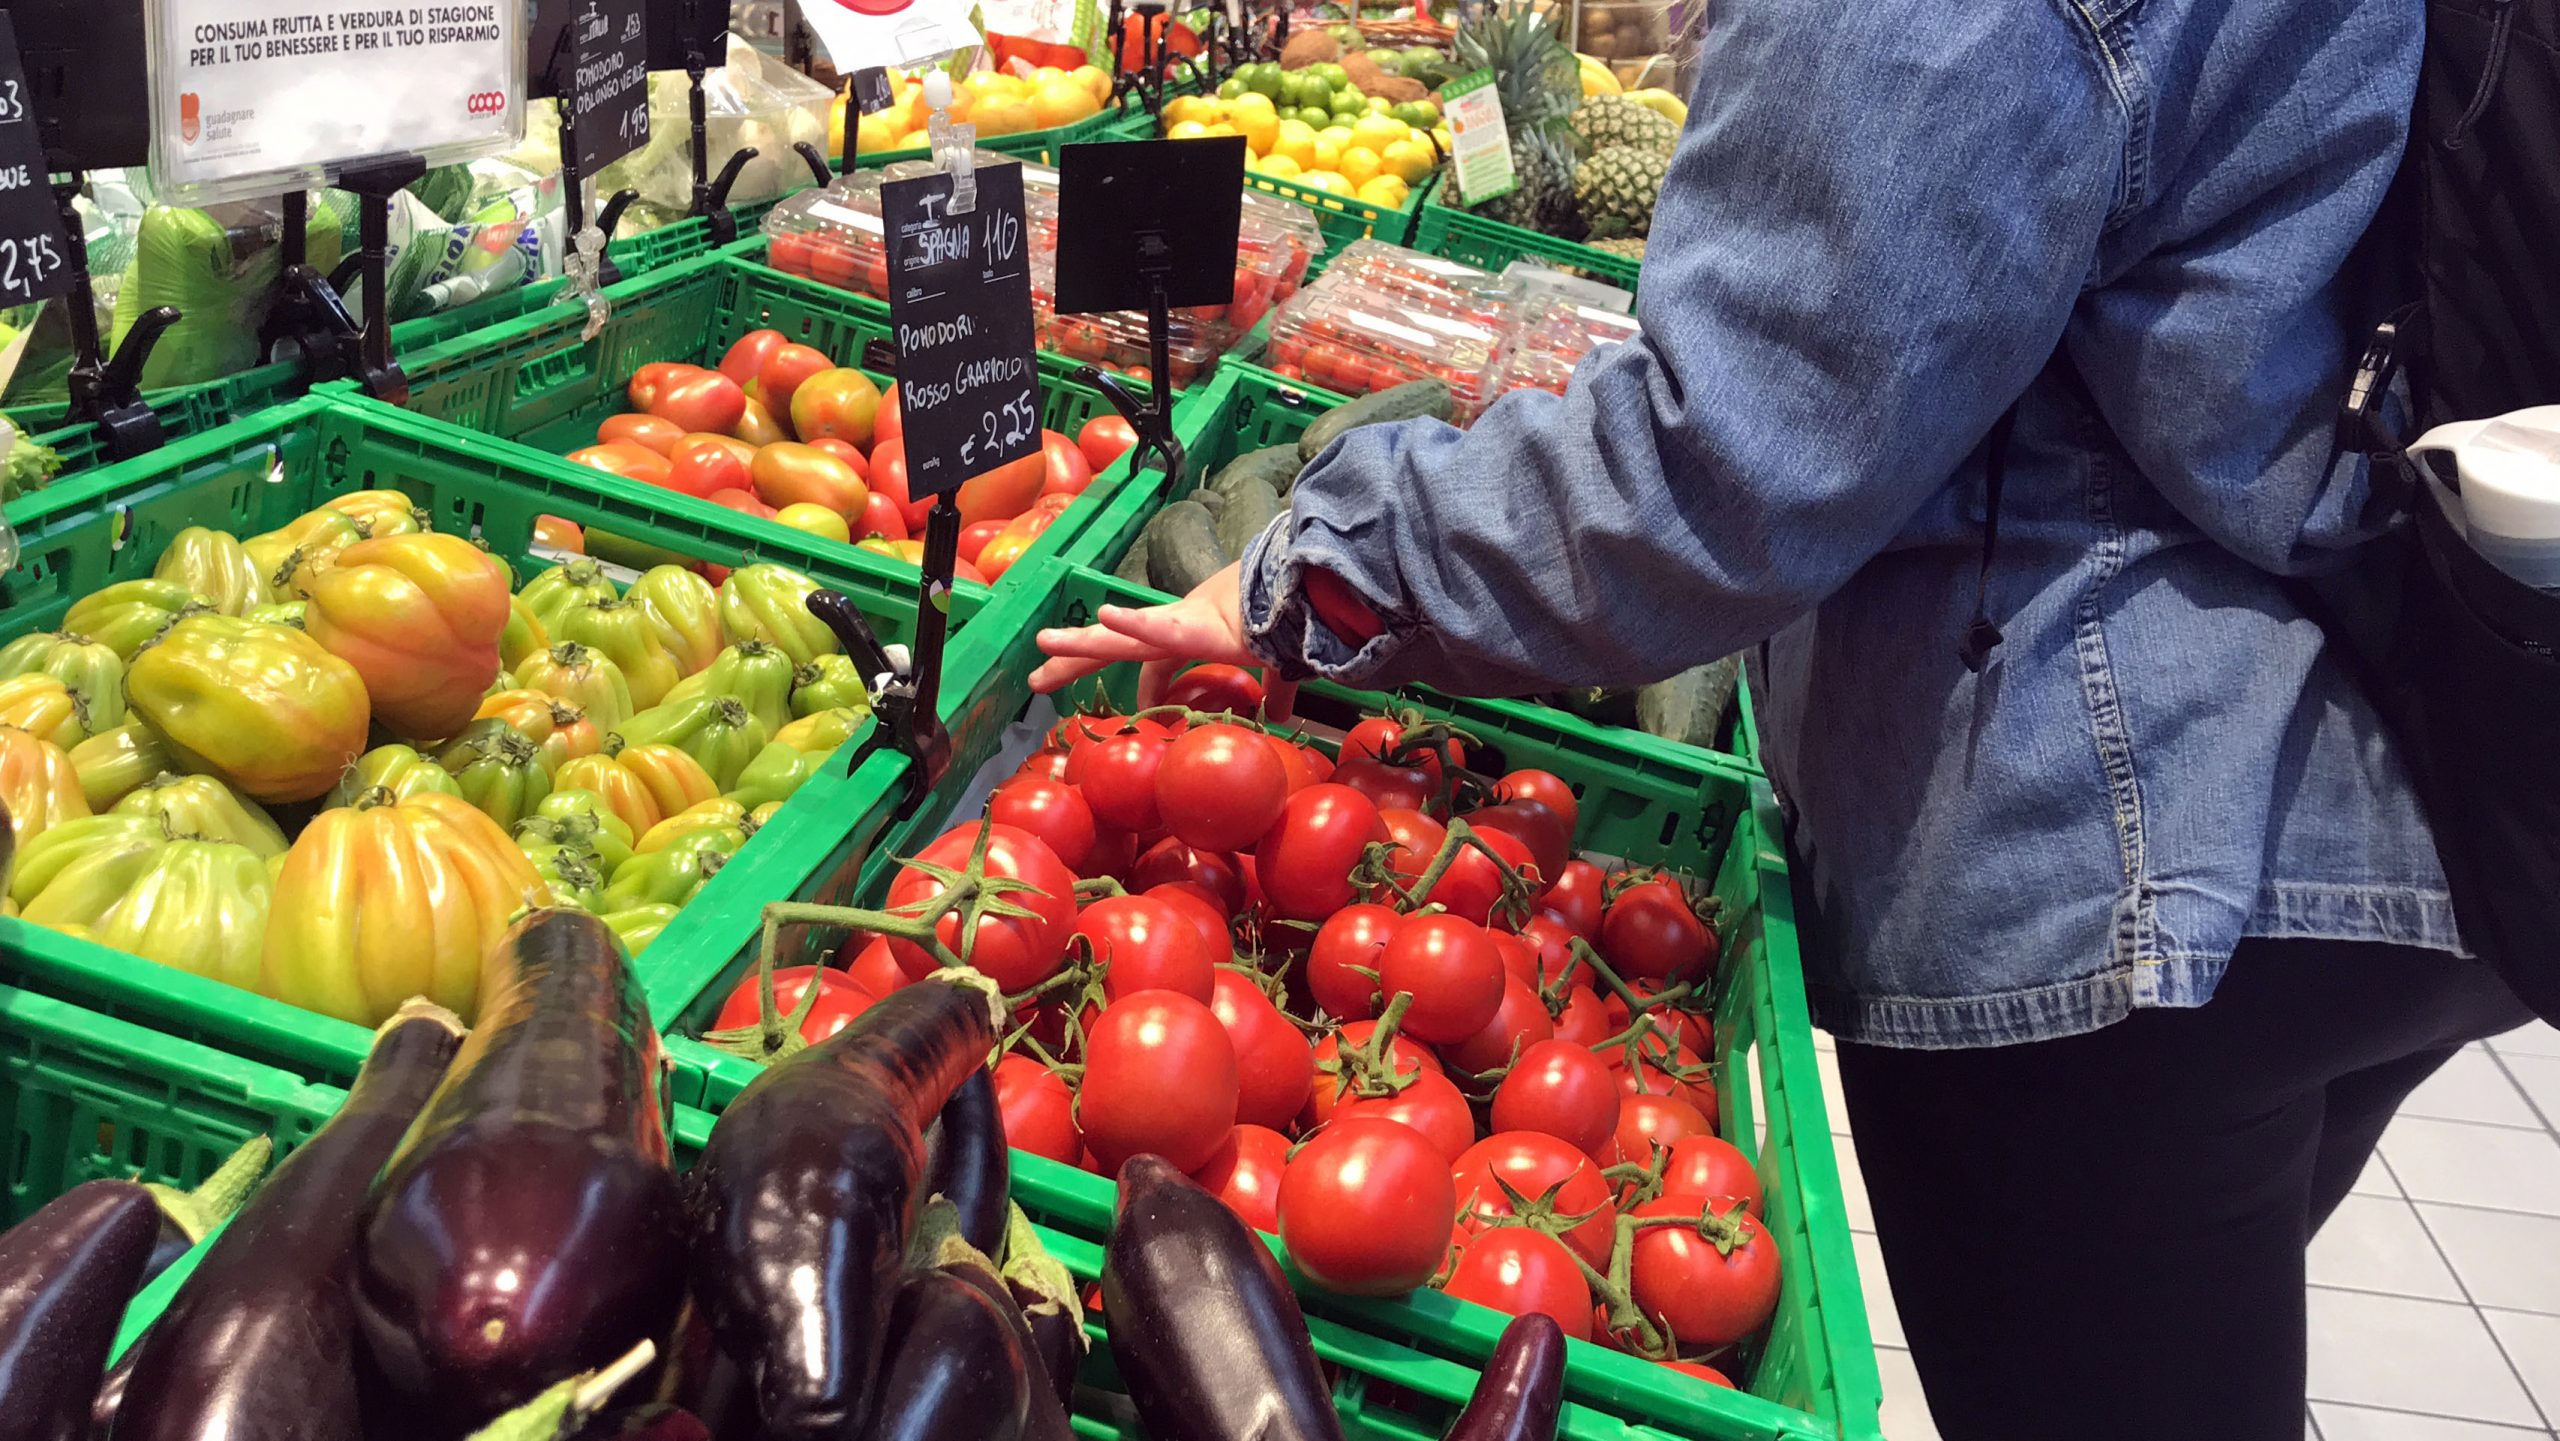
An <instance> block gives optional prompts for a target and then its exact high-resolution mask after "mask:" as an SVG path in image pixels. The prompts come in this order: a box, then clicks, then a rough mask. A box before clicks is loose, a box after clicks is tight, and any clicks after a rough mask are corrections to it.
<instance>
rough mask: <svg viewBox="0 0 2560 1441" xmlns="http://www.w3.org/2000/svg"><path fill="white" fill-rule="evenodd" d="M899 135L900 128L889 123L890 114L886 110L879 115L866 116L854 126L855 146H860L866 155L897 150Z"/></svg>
mask: <svg viewBox="0 0 2560 1441" xmlns="http://www.w3.org/2000/svg"><path fill="white" fill-rule="evenodd" d="M898 134H899V131H898V127H897V126H895V125H893V124H891V123H890V122H889V113H888V112H887V111H885V110H884V111H881V112H880V113H879V114H877V115H865V116H863V117H862V118H861V119H860V120H857V121H855V122H854V124H853V140H854V144H856V145H857V146H860V147H861V149H862V152H863V153H864V154H866V155H877V154H879V153H880V152H881V151H884V150H891V149H895V148H896V147H897V144H898Z"/></svg>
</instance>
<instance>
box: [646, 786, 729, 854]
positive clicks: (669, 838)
mask: <svg viewBox="0 0 2560 1441" xmlns="http://www.w3.org/2000/svg"><path fill="white" fill-rule="evenodd" d="M717 830H734V831H736V832H738V840H739V842H740V844H744V843H745V841H746V837H747V808H746V807H745V806H742V805H740V804H738V803H737V802H736V801H733V800H729V799H726V798H724V797H714V798H712V799H710V800H707V801H700V802H697V803H695V804H693V805H691V806H687V807H686V808H685V809H683V810H680V811H678V812H676V813H675V814H674V815H671V816H669V817H667V818H666V819H665V820H662V821H660V822H658V823H657V824H656V825H654V826H651V827H649V833H648V834H647V835H645V836H642V837H641V838H640V839H639V841H638V843H636V844H634V845H633V846H632V847H631V850H632V853H633V854H634V855H646V854H647V853H649V852H650V851H657V850H664V849H666V848H667V847H668V846H670V845H673V844H675V842H677V841H678V840H680V839H682V838H684V837H685V836H687V835H691V834H693V833H694V832H696V831H717Z"/></svg>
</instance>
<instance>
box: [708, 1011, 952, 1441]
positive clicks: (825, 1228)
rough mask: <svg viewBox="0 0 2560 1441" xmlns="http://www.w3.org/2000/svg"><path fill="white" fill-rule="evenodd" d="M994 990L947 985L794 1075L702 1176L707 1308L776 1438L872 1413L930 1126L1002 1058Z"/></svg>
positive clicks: (730, 1131)
mask: <svg viewBox="0 0 2560 1441" xmlns="http://www.w3.org/2000/svg"><path fill="white" fill-rule="evenodd" d="M945 977H949V978H950V979H945ZM973 982H974V984H973ZM981 985H983V979H982V978H978V977H976V976H975V974H974V973H972V972H944V973H942V974H941V975H938V976H936V977H935V978H932V979H928V980H926V981H923V982H920V983H918V984H916V985H912V986H908V987H906V988H905V989H903V990H899V991H896V992H893V993H892V994H890V995H888V996H886V997H884V998H882V1000H881V1001H880V1002H879V1004H877V1005H875V1006H873V1007H872V1008H871V1009H870V1010H868V1011H865V1012H864V1013H863V1014H862V1015H861V1016H860V1017H859V1018H858V1019H856V1020H855V1021H854V1023H853V1024H852V1025H850V1026H848V1027H846V1028H845V1029H844V1030H841V1031H838V1032H837V1033H836V1034H834V1035H832V1036H829V1037H828V1038H827V1039H825V1040H823V1041H820V1042H818V1043H817V1044H816V1045H814V1046H811V1047H810V1048H809V1049H807V1050H805V1051H801V1052H799V1053H798V1054H796V1055H794V1056H792V1057H790V1058H789V1059H788V1060H784V1061H782V1062H779V1063H778V1064H776V1065H775V1066H774V1067H773V1068H772V1069H771V1070H768V1071H766V1072H765V1073H764V1074H763V1075H762V1076H759V1077H757V1078H756V1080H755V1083H754V1084H753V1085H750V1086H748V1087H747V1089H746V1090H744V1091H742V1092H740V1093H739V1095H738V1098H737V1100H735V1101H733V1102H731V1103H730V1105H729V1109H728V1110H727V1111H726V1112H724V1113H723V1114H722V1115H721V1117H720V1124H719V1125H717V1126H715V1127H713V1128H712V1132H711V1140H710V1143H709V1144H708V1145H707V1146H705V1147H704V1148H703V1152H702V1159H701V1161H700V1163H699V1164H698V1165H696V1166H695V1167H694V1170H693V1173H692V1175H691V1176H690V1177H689V1178H688V1179H689V1181H690V1195H689V1200H688V1207H687V1209H688V1219H689V1222H690V1228H691V1233H692V1242H693V1244H692V1257H693V1260H692V1266H693V1294H694V1298H695V1300H696V1301H697V1302H699V1303H700V1304H701V1305H702V1307H703V1309H704V1311H705V1312H706V1313H707V1314H708V1315H709V1317H710V1319H711V1326H712V1331H713V1333H714V1334H715V1335H717V1336H718V1337H719V1339H720V1344H721V1346H722V1347H723V1348H724V1349H726V1350H727V1352H728V1353H729V1355H731V1356H732V1357H735V1358H736V1359H737V1361H738V1362H739V1364H741V1365H742V1366H744V1367H746V1368H747V1373H748V1377H749V1379H750V1381H751V1382H752V1383H753V1387H754V1390H755V1395H756V1406H757V1411H758V1413H759V1415H760V1416H761V1418H762V1420H763V1423H764V1427H765V1434H766V1436H767V1438H768V1441H819V1438H835V1437H841V1436H843V1435H847V1434H850V1432H851V1430H852V1428H853V1427H854V1426H855V1425H856V1424H858V1423H859V1422H860V1421H861V1420H862V1419H863V1418H864V1416H865V1415H867V1414H868V1411H867V1405H866V1403H867V1402H868V1400H869V1397H870V1392H871V1385H872V1379H873V1377H874V1375H875V1374H876V1373H877V1371H878V1369H879V1365H880V1354H881V1350H882V1346H883V1342H884V1340H885V1338H886V1336H887V1334H888V1333H887V1331H886V1330H885V1329H884V1328H885V1326H886V1324H887V1321H888V1310H889V1303H890V1300H891V1297H892V1295H893V1294H894V1292H895V1289H896V1284H897V1278H898V1271H899V1267H900V1266H901V1264H902V1263H903V1261H904V1256H905V1250H906V1244H907V1237H908V1235H909V1234H910V1232H911V1231H912V1229H913V1227H914V1225H915V1217H916V1211H917V1208H918V1207H919V1206H920V1205H921V1204H922V1203H923V1201H924V1199H925V1198H924V1195H923V1191H922V1178H923V1172H924V1134H923V1131H924V1127H925V1125H926V1124H927V1123H929V1122H930V1121H932V1119H933V1118H934V1116H935V1115H936V1114H938V1113H939V1112H940V1111H941V1110H942V1108H943V1106H944V1105H945V1103H947V1102H948V1101H949V1100H950V1099H951V1093H952V1092H953V1091H954V1090H956V1089H958V1087H959V1085H960V1083H961V1082H962V1081H964V1080H966V1079H968V1077H969V1076H970V1074H971V1073H972V1072H973V1071H976V1070H977V1069H979V1068H981V1067H983V1066H984V1065H985V1064H986V1057H987V1050H988V1048H989V1047H990V1046H992V1045H993V1044H994V1043H995V1014H994V1012H995V1007H996V1006H997V1005H998V1004H1000V1002H998V1001H997V1000H996V998H995V997H994V996H993V995H992V994H991V990H992V988H988V989H980V986H981Z"/></svg>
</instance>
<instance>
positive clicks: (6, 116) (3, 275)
mask: <svg viewBox="0 0 2560 1441" xmlns="http://www.w3.org/2000/svg"><path fill="white" fill-rule="evenodd" d="M70 252H71V242H70V240H69V239H68V238H67V237H66V236H64V234H63V233H62V212H61V210H60V209H59V208H58V207H57V206H56V205H55V204H54V199H53V186H52V184H51V183H50V179H49V177H48V176H47V175H46V173H45V165H44V142H43V141H42V140H39V139H38V138H37V137H36V119H35V113H34V112H33V111H32V110H30V109H28V108H27V76H26V68H25V66H24V64H23V63H22V62H21V61H20V59H19V58H18V34H17V30H16V28H15V27H14V26H12V25H11V24H10V21H9V14H8V12H7V11H5V10H0V305H29V304H33V303H34V302H36V301H39V300H51V299H52V298H53V297H55V296H57V295H60V294H62V293H63V292H65V291H67V290H69V289H70V288H71V270H70V266H69V264H68V260H69V256H70Z"/></svg>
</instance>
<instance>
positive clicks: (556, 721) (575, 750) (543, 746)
mask: <svg viewBox="0 0 2560 1441" xmlns="http://www.w3.org/2000/svg"><path fill="white" fill-rule="evenodd" d="M603 749H604V732H603V731H600V730H598V729H596V723H595V722H594V721H591V720H589V719H587V713H586V712H585V711H582V710H580V709H578V708H577V707H576V706H573V705H571V704H569V703H568V702H567V701H553V702H552V703H551V734H550V735H548V736H545V737H543V739H542V740H541V742H540V743H539V744H537V745H536V746H535V747H534V754H535V756H536V758H537V759H539V760H540V761H541V762H542V768H543V769H544V770H546V771H549V772H552V773H554V774H557V773H558V771H559V769H560V767H561V766H562V765H564V764H566V763H567V762H570V761H573V760H576V759H577V758H578V757H580V756H591V755H594V754H596V753H597V752H599V751H601V750H603Z"/></svg>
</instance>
